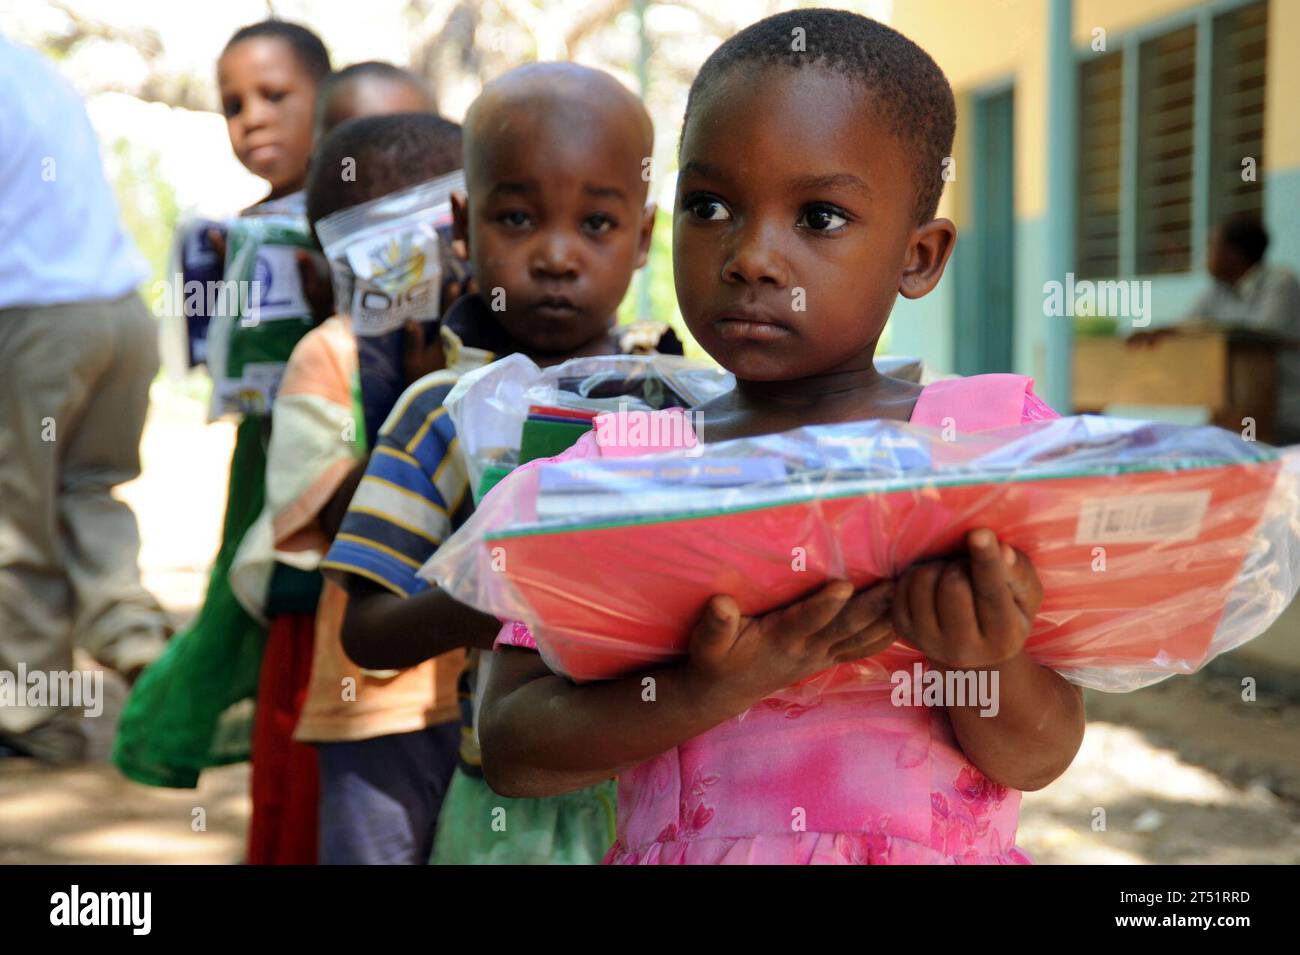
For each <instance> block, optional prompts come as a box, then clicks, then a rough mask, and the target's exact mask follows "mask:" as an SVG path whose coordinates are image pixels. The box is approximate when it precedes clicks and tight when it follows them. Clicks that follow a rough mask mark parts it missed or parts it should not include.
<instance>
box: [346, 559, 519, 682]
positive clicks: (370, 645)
mask: <svg viewBox="0 0 1300 955" xmlns="http://www.w3.org/2000/svg"><path fill="white" fill-rule="evenodd" d="M500 629H501V623H500V621H498V620H497V619H496V617H493V616H490V615H488V614H485V613H481V612H479V611H477V610H475V609H474V608H472V607H467V606H465V605H464V604H462V603H460V602H459V601H456V600H454V599H452V598H451V597H450V596H448V594H447V593H446V592H445V591H444V590H442V589H441V588H439V587H431V588H430V589H428V590H425V591H422V592H420V593H418V594H416V595H415V596H413V597H401V596H399V595H397V594H395V593H393V592H392V591H390V590H388V589H386V588H384V587H381V586H380V585H379V584H376V583H374V582H373V581H370V580H367V579H365V578H364V577H360V576H357V575H355V574H350V575H349V576H348V609H347V612H346V614H345V615H344V617H343V634H342V636H343V650H344V652H345V653H347V655H348V656H349V657H350V658H351V659H352V661H353V662H354V663H356V664H357V665H358V666H361V667H365V668H366V669H368V670H404V669H406V668H407V667H413V666H416V665H417V664H420V663H423V662H424V661H425V660H431V659H433V658H434V657H436V656H438V655H439V654H443V653H446V652H448V651H449V650H455V649H458V648H460V647H477V648H480V649H488V648H490V647H491V646H492V641H493V640H494V639H495V638H496V635H497V632H498V631H499V630H500Z"/></svg>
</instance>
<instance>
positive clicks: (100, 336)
mask: <svg viewBox="0 0 1300 955" xmlns="http://www.w3.org/2000/svg"><path fill="white" fill-rule="evenodd" d="M0 141H3V142H4V143H5V148H4V149H3V150H0V236H2V237H3V238H2V239H0V679H4V677H5V674H6V673H7V674H8V675H9V679H10V681H12V682H11V686H13V687H16V690H17V694H16V696H17V701H16V702H17V703H18V704H20V705H14V703H15V700H14V699H13V697H14V695H15V694H10V695H9V697H0V746H3V747H5V748H7V749H9V750H13V751H17V752H18V753H21V754H28V755H31V756H35V757H37V758H39V759H44V760H48V761H52V762H67V761H75V760H77V759H80V758H81V757H82V756H83V755H84V751H85V745H86V744H85V737H84V735H83V734H82V732H81V726H80V718H81V713H80V712H79V711H77V710H74V709H72V708H71V707H70V706H68V705H67V704H68V703H69V702H70V701H69V700H68V699H65V698H62V697H61V696H59V695H55V697H54V698H50V697H49V696H47V698H46V699H45V700H44V701H37V702H44V703H45V704H46V705H37V706H28V705H21V704H24V703H26V702H27V701H26V699H25V697H26V690H27V688H28V686H30V685H32V684H31V676H30V675H31V674H32V673H34V672H39V673H43V674H45V677H44V679H46V680H49V681H50V683H49V685H50V686H51V687H54V686H57V685H59V682H60V681H59V675H60V674H64V673H67V672H69V671H71V670H72V668H73V659H72V650H73V646H74V643H76V644H79V645H81V646H82V647H84V648H85V649H86V650H88V651H89V652H90V653H91V654H92V655H93V656H94V657H95V659H97V660H98V661H100V662H101V663H103V664H104V665H105V666H109V667H112V668H113V669H116V670H118V671H119V672H121V673H123V674H124V675H125V676H127V677H128V679H131V678H133V677H134V676H135V675H137V674H138V673H139V671H140V670H141V669H142V668H143V667H144V666H146V665H148V664H149V663H150V662H152V661H153V660H154V659H155V658H156V657H157V656H158V654H159V653H160V652H161V651H162V647H163V642H164V639H165V622H164V616H163V612H162V610H161V608H160V607H159V606H158V602H157V601H156V600H155V599H154V598H153V596H152V595H150V594H149V593H148V592H147V591H146V590H145V589H144V587H143V586H142V585H141V582H140V573H139V568H138V565H137V557H138V552H139V547H140V540H139V530H138V528H137V526H136V521H135V515H134V514H132V513H131V510H130V508H128V507H127V506H126V505H125V504H124V503H122V502H121V501H118V500H117V499H116V498H114V497H113V494H112V489H113V488H114V487H115V486H116V485H118V484H121V483H123V482H125V481H129V480H131V479H133V478H134V477H136V476H137V475H138V474H139V473H140V457H139V446H140V436H141V432H142V430H143V428H144V418H145V412H146V410H147V407H148V400H149V399H148V392H149V383H150V381H151V380H152V378H153V377H154V375H155V374H156V372H157V370H158V346H157V332H156V327H155V324H154V321H153V319H152V317H151V316H150V315H149V313H148V312H147V311H146V309H145V307H144V305H143V303H142V302H141V300H140V297H139V295H138V294H137V293H136V292H135V288H136V287H137V286H138V285H139V283H140V282H141V281H143V280H144V279H145V278H146V276H147V268H146V266H145V263H144V262H143V260H142V259H141V257H140V255H139V253H138V252H137V251H136V249H135V247H134V246H133V245H132V243H131V241H130V239H129V238H128V237H127V236H126V234H125V232H124V231H123V229H122V226H121V223H120V221H119V219H118V213H117V207H116V204H115V202H114V199H113V195H112V192H111V190H110V188H109V186H108V183H107V182H106V181H105V179H104V174H103V170H102V169H101V167H100V162H99V151H98V144H97V142H96V140H95V135H94V131H93V129H92V128H91V125H90V121H89V119H88V117H87V115H86V111H85V107H84V105H83V104H82V102H81V99H80V97H79V96H78V94H77V93H76V91H75V90H73V89H72V87H71V86H70V85H68V84H67V83H66V82H65V81H64V80H63V79H62V77H60V76H59V75H58V73H57V71H55V70H54V69H53V68H52V67H51V66H50V64H49V63H48V62H47V61H46V60H45V59H44V58H43V57H41V56H40V55H39V54H37V53H35V52H33V51H31V50H28V49H26V48H23V47H20V46H17V45H14V44H12V43H10V42H9V41H7V40H6V39H5V38H4V37H2V36H0ZM22 672H25V673H26V674H27V675H28V680H27V682H26V683H20V682H18V676H19V675H20V673H22ZM63 685H64V686H67V684H66V682H65V683H64V684H63Z"/></svg>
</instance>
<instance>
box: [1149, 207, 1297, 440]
mask: <svg viewBox="0 0 1300 955" xmlns="http://www.w3.org/2000/svg"><path fill="white" fill-rule="evenodd" d="M1267 248H1268V232H1267V231H1265V229H1264V227H1263V225H1261V224H1260V221H1259V219H1258V218H1256V217H1255V216H1252V215H1249V214H1239V215H1235V216H1230V217H1229V218H1227V219H1224V220H1223V221H1222V222H1220V223H1219V224H1218V225H1217V226H1215V227H1214V229H1213V230H1211V232H1210V241H1209V245H1208V247H1207V248H1206V252H1205V267H1206V269H1207V270H1208V271H1209V273H1210V275H1211V277H1212V278H1213V279H1214V285H1213V286H1212V287H1211V288H1209V289H1207V290H1206V291H1205V293H1204V294H1203V295H1201V297H1200V298H1198V299H1197V300H1196V302H1195V304H1193V305H1192V307H1191V308H1190V309H1189V310H1188V313H1187V318H1186V319H1185V320H1184V321H1182V322H1180V323H1178V324H1177V325H1174V326H1172V327H1170V328H1162V329H1153V330H1151V331H1147V332H1141V333H1138V334H1136V335H1134V336H1133V339H1132V340H1133V341H1135V342H1147V343H1151V342H1154V341H1157V340H1159V339H1160V338H1162V337H1165V336H1168V335H1171V334H1174V333H1177V332H1180V331H1195V330H1198V329H1208V328H1222V329H1250V330H1253V331H1261V332H1272V333H1273V334H1276V335H1279V336H1281V337H1282V338H1283V339H1287V340H1289V342H1288V344H1289V346H1290V347H1286V348H1283V349H1282V350H1281V351H1280V352H1279V353H1278V375H1277V391H1278V399H1277V417H1276V420H1275V424H1274V443H1275V444H1295V443H1300V281H1297V280H1296V275H1295V273H1294V272H1293V271H1291V269H1289V268H1286V267H1285V266H1281V265H1269V264H1267V263H1265V262H1264V252H1265V250H1266V249H1267Z"/></svg>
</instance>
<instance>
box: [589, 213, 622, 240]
mask: <svg viewBox="0 0 1300 955" xmlns="http://www.w3.org/2000/svg"><path fill="white" fill-rule="evenodd" d="M616 225H618V223H617V222H615V221H614V220H613V218H612V217H610V216H607V215H605V214H604V213H603V212H598V213H596V214H595V215H592V216H587V218H586V219H585V220H583V223H582V227H583V228H584V229H586V230H587V231H588V232H590V233H592V234H594V235H601V234H603V233H605V232H608V231H609V230H610V229H612V228H614V226H616Z"/></svg>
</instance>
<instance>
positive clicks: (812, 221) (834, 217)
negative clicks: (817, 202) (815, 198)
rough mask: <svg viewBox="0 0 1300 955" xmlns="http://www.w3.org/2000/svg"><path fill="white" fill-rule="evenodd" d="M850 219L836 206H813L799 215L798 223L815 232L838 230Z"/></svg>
mask: <svg viewBox="0 0 1300 955" xmlns="http://www.w3.org/2000/svg"><path fill="white" fill-rule="evenodd" d="M848 221H849V220H848V217H847V216H845V215H844V214H843V213H841V212H840V211H839V210H837V209H836V208H835V207H834V206H811V207H810V208H808V209H807V210H805V211H804V213H803V215H801V216H800V217H799V222H798V223H797V225H799V226H802V227H803V228H805V229H811V230H812V231H813V232H838V231H839V230H840V229H842V228H844V226H845V224H846V223H847V222H848Z"/></svg>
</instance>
